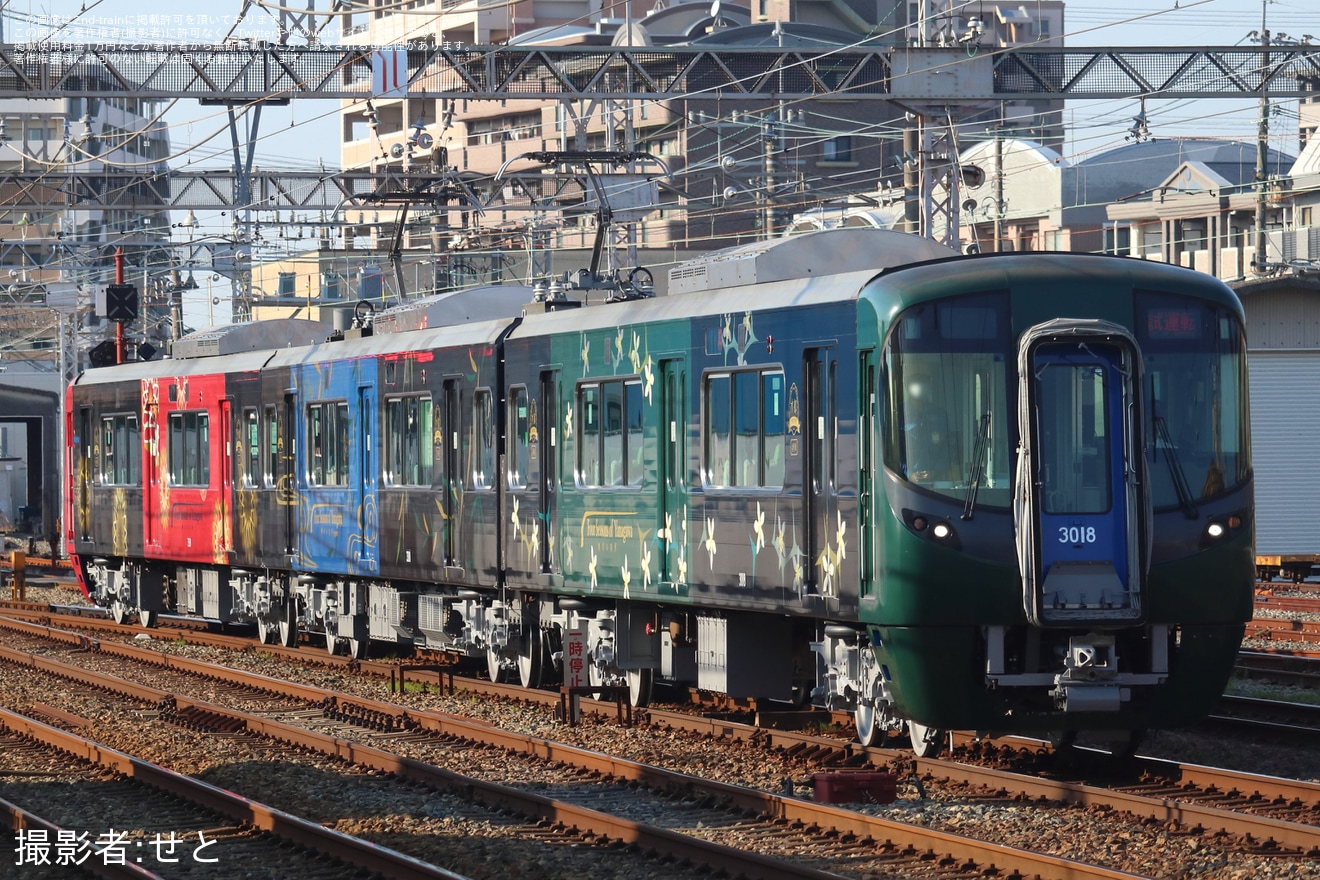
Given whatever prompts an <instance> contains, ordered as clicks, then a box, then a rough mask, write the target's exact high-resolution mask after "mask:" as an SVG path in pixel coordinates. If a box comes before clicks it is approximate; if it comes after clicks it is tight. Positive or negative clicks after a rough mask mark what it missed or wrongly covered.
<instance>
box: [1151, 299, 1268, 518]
mask: <svg viewBox="0 0 1320 880" xmlns="http://www.w3.org/2000/svg"><path fill="white" fill-rule="evenodd" d="M1134 300H1135V314H1136V331H1137V334H1136V336H1137V342H1138V344H1139V345H1140V346H1141V352H1142V358H1143V361H1144V364H1145V375H1144V377H1143V380H1142V395H1141V397H1142V407H1143V413H1142V415H1143V421H1144V423H1145V427H1144V437H1143V442H1144V443H1145V446H1146V460H1147V462H1148V463H1149V465H1150V468H1151V499H1152V506H1153V507H1154V509H1155V510H1156V511H1160V510H1172V509H1176V508H1179V507H1181V508H1188V507H1190V506H1191V505H1193V504H1195V503H1198V502H1201V501H1206V500H1209V499H1211V498H1215V497H1218V496H1220V495H1223V494H1226V493H1228V492H1231V491H1233V490H1234V489H1237V488H1239V487H1241V486H1242V485H1243V484H1244V483H1245V482H1246V481H1247V480H1248V479H1249V478H1250V476H1251V449H1250V437H1249V425H1250V416H1249V413H1248V408H1247V343H1246V333H1245V329H1244V328H1243V326H1242V322H1241V319H1240V318H1239V316H1238V314H1237V312H1236V311H1235V310H1233V309H1231V308H1229V307H1227V306H1219V305H1215V304H1214V303H1209V302H1206V301H1205V300H1201V299H1196V298H1193V297H1189V296H1184V295H1178V294H1171V293H1165V292H1161V291H1150V290H1138V291H1135V292H1134Z"/></svg>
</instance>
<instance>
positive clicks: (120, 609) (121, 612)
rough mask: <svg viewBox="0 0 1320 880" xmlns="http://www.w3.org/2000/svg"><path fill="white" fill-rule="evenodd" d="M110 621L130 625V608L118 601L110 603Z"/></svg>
mask: <svg viewBox="0 0 1320 880" xmlns="http://www.w3.org/2000/svg"><path fill="white" fill-rule="evenodd" d="M110 619H111V620H113V621H114V622H115V623H119V624H124V623H128V606H127V605H125V604H124V603H123V602H121V601H119V600H118V599H116V600H115V601H113V602H111V603H110Z"/></svg>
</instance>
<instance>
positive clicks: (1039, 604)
mask: <svg viewBox="0 0 1320 880" xmlns="http://www.w3.org/2000/svg"><path fill="white" fill-rule="evenodd" d="M1089 323H1090V324H1100V322H1089ZM1086 326H1089V325H1086ZM1111 328H1112V325H1103V326H1101V327H1098V328H1097V329H1096V332H1095V333H1094V335H1088V334H1087V333H1086V332H1085V331H1084V330H1083V329H1081V328H1078V329H1075V330H1073V331H1072V332H1071V333H1069V334H1068V335H1067V336H1066V338H1062V337H1061V335H1060V334H1059V333H1058V330H1057V328H1054V327H1052V328H1050V331H1046V332H1042V333H1040V334H1039V335H1036V334H1033V331H1032V330H1029V331H1028V332H1027V333H1026V334H1024V337H1023V346H1024V349H1023V351H1022V353H1021V354H1020V356H1019V366H1020V368H1023V367H1024V368H1025V369H1021V374H1020V391H1022V392H1025V394H1024V395H1023V399H1022V401H1021V402H1020V407H1021V408H1020V411H1019V428H1020V430H1022V432H1023V436H1024V437H1026V438H1028V442H1027V444H1026V447H1027V448H1026V449H1025V450H1024V451H1023V453H1022V461H1021V462H1020V465H1019V473H1018V486H1017V493H1018V494H1017V497H1018V505H1019V511H1018V513H1019V515H1018V528H1019V535H1018V541H1019V549H1020V550H1021V549H1026V550H1028V551H1029V554H1028V558H1030V559H1032V561H1033V563H1034V564H1032V565H1030V566H1029V571H1028V572H1026V573H1027V575H1028V576H1027V577H1026V578H1025V588H1026V590H1027V595H1026V596H1025V597H1024V598H1025V599H1026V603H1025V604H1026V610H1027V613H1028V615H1029V616H1030V617H1031V618H1032V619H1033V621H1034V622H1036V623H1038V624H1041V625H1049V624H1055V625H1078V624H1103V623H1108V622H1115V623H1117V622H1124V623H1130V622H1132V621H1134V620H1140V619H1141V618H1142V608H1141V602H1140V594H1141V576H1142V565H1141V558H1142V552H1141V548H1142V544H1143V540H1142V537H1141V535H1142V532H1143V530H1142V528H1141V517H1142V515H1143V513H1142V511H1143V510H1144V506H1143V505H1142V504H1141V503H1140V484H1139V482H1138V468H1137V462H1136V458H1135V456H1136V455H1139V454H1140V453H1139V450H1140V449H1141V446H1140V444H1139V442H1138V438H1137V437H1136V436H1135V425H1134V419H1133V415H1132V414H1133V412H1134V411H1135V409H1136V399H1135V376H1136V373H1137V368H1136V355H1135V352H1136V346H1135V343H1133V342H1130V341H1129V340H1128V339H1125V338H1123V336H1125V335H1126V334H1125V332H1124V331H1122V330H1121V328H1112V329H1111ZM1038 329H1040V328H1033V330H1038ZM1115 330H1116V331H1117V332H1114V331H1115ZM1024 505H1025V506H1024ZM1024 511H1027V512H1028V514H1027V515H1023V512H1024ZM1032 523H1035V526H1034V528H1032V527H1031V524H1032ZM1026 530H1030V531H1032V532H1033V533H1032V534H1030V535H1028V534H1026ZM1023 542H1030V545H1031V546H1028V547H1025V548H1024V547H1023V546H1022V545H1023Z"/></svg>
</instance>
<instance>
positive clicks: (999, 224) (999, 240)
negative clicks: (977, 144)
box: [994, 102, 1004, 253]
mask: <svg viewBox="0 0 1320 880" xmlns="http://www.w3.org/2000/svg"><path fill="white" fill-rule="evenodd" d="M1003 106H1004V105H1003V103H1002V102H1001V103H1000V105H999V107H1000V111H999V112H1000V118H999V125H998V126H997V127H996V128H995V204H994V210H995V249H994V253H999V252H1000V250H1002V249H1003V247H1004V245H1003V241H1004V132H1003V127H1004V120H1003Z"/></svg>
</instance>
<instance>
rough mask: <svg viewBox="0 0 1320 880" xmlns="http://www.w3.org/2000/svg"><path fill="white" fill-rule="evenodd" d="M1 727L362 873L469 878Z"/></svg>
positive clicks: (167, 773)
mask: <svg viewBox="0 0 1320 880" xmlns="http://www.w3.org/2000/svg"><path fill="white" fill-rule="evenodd" d="M7 653H8V652H7ZM0 725H3V726H4V727H6V728H8V729H9V730H10V731H12V732H14V733H16V734H19V735H21V736H26V737H29V738H31V739H33V740H36V741H37V742H40V743H43V744H45V745H47V746H50V747H51V748H55V749H59V750H61V751H64V752H67V753H69V754H71V755H74V756H76V757H79V758H82V759H83V760H85V761H88V762H89V763H92V764H95V765H97V766H99V767H105V768H108V769H110V770H113V771H115V772H116V773H120V774H122V775H124V776H126V777H129V778H131V779H134V780H137V781H138V782H141V783H143V784H144V785H149V786H151V787H152V788H155V789H158V790H160V791H164V792H167V793H169V794H172V795H174V796H176V797H179V798H181V799H182V800H184V801H187V802H188V803H191V804H194V805H196V806H200V807H203V808H205V809H208V810H212V811H214V812H216V813H219V814H220V815H222V816H225V817H227V818H229V819H232V820H234V821H236V822H242V823H243V824H245V825H249V826H251V827H253V828H257V829H260V830H261V831H265V832H267V833H269V834H272V835H275V836H276V837H280V838H283V839H285V840H288V841H290V842H292V843H295V844H297V845H299V846H306V847H309V848H311V849H313V850H315V851H317V852H323V853H327V854H329V855H331V856H333V857H334V858H336V859H339V860H340V861H343V862H346V863H348V864H351V865H353V866H355V867H357V868H361V869H363V870H368V871H372V872H381V873H384V874H387V875H388V876H390V877H394V878H398V880H466V878H465V877H463V875H461V874H455V873H454V872H452V871H447V870H445V869H444V868H439V867H437V866H435V865H429V864H427V863H426V862H423V861H420V860H418V859H414V858H413V857H411V856H407V855H404V854H403V853H400V852H397V851H395V850H392V849H388V848H386V847H383V846H379V845H377V844H374V843H370V842H368V841H365V840H361V839H359V838H356V837H352V836H350V835H347V834H344V833H343V832H340V831H335V830H333V829H331V828H325V827H323V826H321V825H318V824H317V823H315V822H309V821H307V820H306V819H303V818H300V817H298V816H295V815H293V814H292V813H286V812H284V811H283V810H277V809H275V808H274V807H270V806H267V805H265V804H262V803H259V802H257V801H254V800H251V799H249V798H245V797H242V796H240V795H236V794H233V793H232V792H228V791H225V790H224V789H222V788H219V787H217V786H214V785H211V784H210V783H209V782H203V781H202V780H200V779H194V778H193V777H191V776H185V775H184V774H182V773H176V772H174V771H173V770H169V769H167V768H165V767H161V766H159V765H158V764H153V763H151V762H150V761H143V760H142V759H141V758H135V757H133V756H132V755H128V754H125V753H124V752H121V751H118V750H117V749H112V748H110V747H108V746H105V745H102V744H101V743H98V742H95V741H93V740H89V739H87V738H85V737H81V736H78V735H77V734H74V733H70V732H69V731H65V730H60V729H59V728H57V727H51V726H50V725H48V724H43V723H41V722H40V721H37V720H35V719H32V718H28V717H26V716H24V715H20V714H18V713H17V712H11V711H9V710H8V709H4V708H0Z"/></svg>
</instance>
